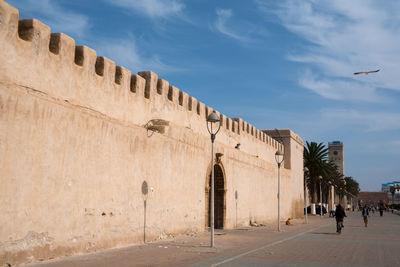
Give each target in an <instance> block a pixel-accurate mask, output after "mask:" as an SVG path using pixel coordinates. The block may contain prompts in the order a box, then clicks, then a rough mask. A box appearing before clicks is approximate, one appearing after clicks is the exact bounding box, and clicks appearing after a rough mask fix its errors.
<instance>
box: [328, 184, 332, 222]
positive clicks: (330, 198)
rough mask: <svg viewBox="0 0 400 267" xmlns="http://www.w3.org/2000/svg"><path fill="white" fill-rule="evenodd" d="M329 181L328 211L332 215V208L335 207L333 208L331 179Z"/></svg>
mask: <svg viewBox="0 0 400 267" xmlns="http://www.w3.org/2000/svg"><path fill="white" fill-rule="evenodd" d="M328 183H329V200H328V213H329V216H331V210H333V208H332V196H331V194H332V192H331V191H332V182H331V181H329V182H328Z"/></svg>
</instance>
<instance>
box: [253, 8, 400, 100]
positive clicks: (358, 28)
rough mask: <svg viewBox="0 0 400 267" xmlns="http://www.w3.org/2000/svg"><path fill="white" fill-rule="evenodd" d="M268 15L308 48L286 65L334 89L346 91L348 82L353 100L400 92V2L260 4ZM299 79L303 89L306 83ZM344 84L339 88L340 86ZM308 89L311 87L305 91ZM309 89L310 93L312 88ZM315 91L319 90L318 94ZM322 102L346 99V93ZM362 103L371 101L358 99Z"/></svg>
mask: <svg viewBox="0 0 400 267" xmlns="http://www.w3.org/2000/svg"><path fill="white" fill-rule="evenodd" d="M256 2H257V4H258V7H259V8H260V10H262V11H263V13H264V14H266V15H267V17H268V18H270V17H271V15H272V14H273V15H276V16H277V17H278V18H279V21H280V23H281V24H282V25H283V26H284V27H285V28H287V29H288V30H289V31H291V32H293V33H295V34H296V35H298V36H299V37H301V38H302V39H303V40H305V41H306V42H307V43H308V44H309V45H308V46H306V49H305V51H303V52H297V54H296V53H292V54H291V55H288V57H287V58H288V59H289V60H292V61H296V62H302V63H307V64H310V66H312V67H313V68H314V69H315V70H318V71H319V72H321V74H322V75H324V76H325V78H324V80H325V81H326V82H332V81H333V80H336V81H337V82H336V84H333V85H331V87H333V86H335V87H336V86H337V85H339V86H341V85H343V86H347V85H349V82H348V79H352V80H353V81H354V84H352V85H356V86H355V87H354V88H353V89H352V87H351V86H350V87H348V88H347V89H346V90H350V91H352V90H354V92H353V93H352V94H353V95H356V94H357V91H359V90H360V88H361V87H363V86H365V87H366V90H367V91H369V92H370V95H372V94H373V92H372V90H373V88H387V89H393V90H400V82H399V79H398V62H400V45H399V44H400V17H399V16H398V14H399V13H400V2H399V1H389V0H388V1H385V2H384V3H382V2H379V1H367V0H354V1H348V0H336V1H301V0H283V1H279V3H276V2H274V4H271V2H270V1H261V0H258V1H256ZM373 69H381V71H380V72H379V73H377V74H375V75H368V76H366V75H362V76H354V75H353V72H356V71H365V70H373ZM306 78H307V77H305V78H304V77H303V78H302V79H301V81H302V83H303V84H304V80H305V79H306ZM338 81H341V82H338ZM307 88H308V87H307ZM309 89H310V88H309ZM314 91H315V90H314ZM315 92H317V93H323V94H321V95H322V96H323V97H326V98H332V99H342V98H341V94H342V92H341V91H340V90H338V91H337V92H336V93H335V92H331V93H330V94H326V92H325V91H324V90H319V91H315ZM360 100H366V101H369V100H370V98H368V97H363V96H362V95H360Z"/></svg>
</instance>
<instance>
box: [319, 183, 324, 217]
mask: <svg viewBox="0 0 400 267" xmlns="http://www.w3.org/2000/svg"><path fill="white" fill-rule="evenodd" d="M318 178H319V214H320V215H321V219H322V216H323V212H322V191H321V184H322V176H321V175H320V176H318Z"/></svg>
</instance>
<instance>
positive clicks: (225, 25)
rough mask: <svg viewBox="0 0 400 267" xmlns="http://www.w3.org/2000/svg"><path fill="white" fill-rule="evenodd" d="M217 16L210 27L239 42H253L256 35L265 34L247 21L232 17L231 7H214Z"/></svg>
mask: <svg viewBox="0 0 400 267" xmlns="http://www.w3.org/2000/svg"><path fill="white" fill-rule="evenodd" d="M215 12H216V14H217V17H216V19H215V21H214V23H213V25H212V28H214V29H216V30H217V31H218V32H220V33H222V34H224V35H226V36H228V37H230V38H232V39H235V40H238V41H241V42H246V43H249V42H253V41H255V40H256V39H255V37H256V36H263V35H265V34H266V33H265V31H264V30H263V29H261V28H260V27H257V26H255V25H254V24H252V23H249V22H247V21H239V20H236V19H234V18H233V17H234V14H233V11H232V9H221V8H217V9H216V11H215Z"/></svg>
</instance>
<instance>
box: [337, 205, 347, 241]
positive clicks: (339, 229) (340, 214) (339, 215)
mask: <svg viewBox="0 0 400 267" xmlns="http://www.w3.org/2000/svg"><path fill="white" fill-rule="evenodd" d="M335 217H336V233H338V234H340V233H342V228H343V227H344V226H343V219H344V217H347V216H346V213H345V212H344V209H343V207H342V205H340V204H339V205H337V206H336V211H335Z"/></svg>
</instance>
